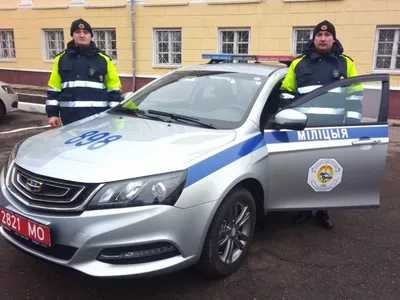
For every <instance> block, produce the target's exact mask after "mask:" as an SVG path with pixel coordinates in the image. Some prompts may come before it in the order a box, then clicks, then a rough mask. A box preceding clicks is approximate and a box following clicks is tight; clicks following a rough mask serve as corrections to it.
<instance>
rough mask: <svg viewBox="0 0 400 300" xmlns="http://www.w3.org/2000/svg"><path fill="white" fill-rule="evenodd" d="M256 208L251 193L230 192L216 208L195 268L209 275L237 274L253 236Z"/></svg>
mask: <svg viewBox="0 0 400 300" xmlns="http://www.w3.org/2000/svg"><path fill="white" fill-rule="evenodd" d="M255 225H256V206H255V203H254V198H253V196H252V195H251V193H250V192H249V191H248V190H246V189H245V188H242V187H239V188H236V189H234V190H232V191H231V192H230V193H229V194H228V195H227V196H226V198H225V199H224V200H223V201H222V203H221V205H220V207H219V208H218V210H217V212H216V214H215V216H214V218H213V220H212V222H211V225H210V228H209V229H208V232H207V236H206V239H205V241H204V246H203V251H202V255H201V257H200V261H199V263H198V266H199V267H200V268H201V270H202V271H203V272H204V273H206V274H208V275H212V276H227V275H230V274H232V273H233V272H235V271H236V269H237V268H238V267H239V266H240V264H241V262H242V261H243V259H244V258H245V257H246V255H247V252H248V250H249V248H250V244H251V242H252V239H253V236H254V230H255Z"/></svg>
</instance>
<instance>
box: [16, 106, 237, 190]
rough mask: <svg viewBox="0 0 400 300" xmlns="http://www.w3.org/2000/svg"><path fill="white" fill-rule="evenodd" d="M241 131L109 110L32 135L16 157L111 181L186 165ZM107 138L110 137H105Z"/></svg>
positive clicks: (30, 164)
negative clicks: (192, 124)
mask: <svg viewBox="0 0 400 300" xmlns="http://www.w3.org/2000/svg"><path fill="white" fill-rule="evenodd" d="M95 132H97V135H96V136H91V138H92V141H93V140H96V139H97V138H99V140H97V142H98V143H97V144H95V142H96V141H95V142H93V143H90V141H91V140H89V138H90V133H92V134H93V133H95ZM107 134H108V135H107ZM106 135H107V137H102V136H106ZM235 135H236V134H235V131H234V130H214V129H207V128H201V127H196V126H189V125H182V124H176V123H165V122H160V121H154V120H148V119H143V118H136V117H131V116H115V115H108V114H105V115H103V116H100V117H92V118H89V119H85V120H81V121H79V122H76V123H73V124H70V125H67V126H64V127H61V128H57V129H51V130H49V131H46V132H43V133H41V134H38V135H35V136H32V137H30V138H28V139H27V140H25V141H24V142H23V143H22V144H21V146H20V148H19V150H18V154H17V157H16V160H15V162H16V164H17V165H18V166H20V167H22V168H24V169H26V170H28V171H31V172H33V173H35V174H39V175H43V176H47V177H53V178H59V179H64V180H71V181H77V182H92V183H99V182H109V181H116V180H123V179H128V178H136V177H141V176H148V175H152V174H160V173H165V172H171V171H176V170H182V169H185V168H187V167H188V166H190V162H191V161H192V160H193V159H195V158H198V157H200V156H202V155H204V154H206V153H207V152H209V151H212V150H215V149H216V148H218V147H221V146H223V145H225V144H227V143H229V142H231V141H233V140H234V139H235ZM85 136H86V138H83V137H85ZM113 136H120V138H119V139H118V140H114V141H113V139H117V138H116V137H113ZM105 138H109V140H108V141H109V142H108V143H107V142H106V143H104V142H101V141H104V139H105ZM91 146H92V147H94V148H97V149H93V148H92V147H91Z"/></svg>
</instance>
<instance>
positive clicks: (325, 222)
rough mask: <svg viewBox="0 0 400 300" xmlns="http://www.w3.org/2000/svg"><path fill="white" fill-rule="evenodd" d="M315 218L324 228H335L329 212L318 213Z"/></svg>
mask: <svg viewBox="0 0 400 300" xmlns="http://www.w3.org/2000/svg"><path fill="white" fill-rule="evenodd" d="M315 218H316V220H317V222H318V224H319V225H320V226H321V227H323V228H326V229H332V228H333V226H334V224H333V222H332V220H331V217H330V216H329V213H328V211H327V210H319V211H317V213H316V214H315Z"/></svg>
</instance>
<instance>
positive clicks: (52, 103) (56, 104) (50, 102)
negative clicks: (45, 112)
mask: <svg viewBox="0 0 400 300" xmlns="http://www.w3.org/2000/svg"><path fill="white" fill-rule="evenodd" d="M46 105H54V106H58V101H57V100H46Z"/></svg>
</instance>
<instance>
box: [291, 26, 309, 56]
mask: <svg viewBox="0 0 400 300" xmlns="http://www.w3.org/2000/svg"><path fill="white" fill-rule="evenodd" d="M313 32H314V28H294V29H293V45H292V55H295V56H297V55H300V54H302V53H303V50H304V48H305V46H306V44H307V43H308V42H309V41H310V40H311V39H312V38H313Z"/></svg>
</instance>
